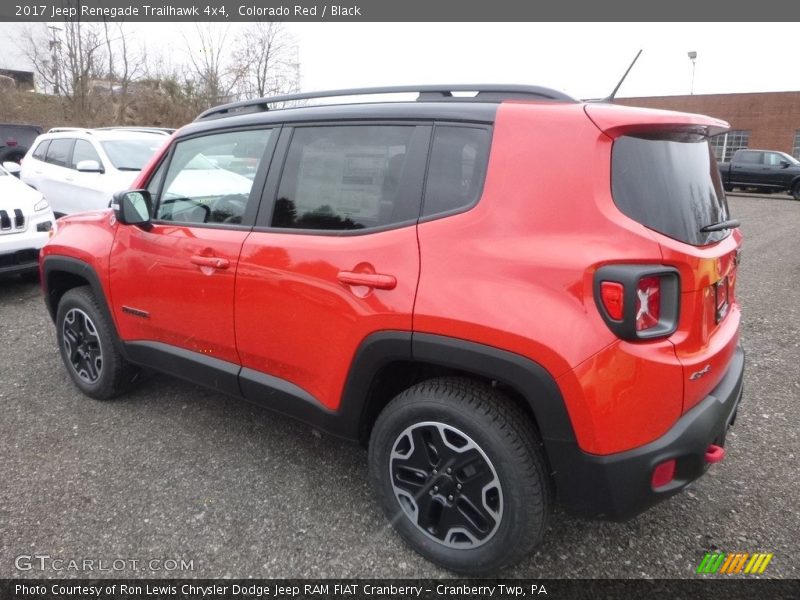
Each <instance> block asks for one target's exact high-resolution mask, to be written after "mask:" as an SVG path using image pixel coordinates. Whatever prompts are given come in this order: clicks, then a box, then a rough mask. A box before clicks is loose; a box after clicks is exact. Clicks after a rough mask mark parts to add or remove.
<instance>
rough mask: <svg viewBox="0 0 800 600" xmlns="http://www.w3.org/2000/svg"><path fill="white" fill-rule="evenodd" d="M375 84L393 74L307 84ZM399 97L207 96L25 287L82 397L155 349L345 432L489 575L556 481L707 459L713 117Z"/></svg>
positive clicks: (579, 497) (522, 95)
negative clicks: (37, 283)
mask: <svg viewBox="0 0 800 600" xmlns="http://www.w3.org/2000/svg"><path fill="white" fill-rule="evenodd" d="M464 89H468V90H472V91H476V92H478V93H476V94H474V95H472V96H470V97H463V96H460V95H454V94H452V92H453V91H463V90H464ZM389 91H405V92H408V91H411V90H410V89H409V88H391V89H385V88H384V89H370V90H350V91H341V90H340V91H336V92H330V93H324V94H317V95H316V96H323V95H326V96H343V95H354V94H367V93H378V92H389ZM414 91H416V92H417V93H418V94H419V95H418V97H417V99H416V101H408V102H382V103H381V102H377V103H375V102H373V103H363V104H340V105H327V106H306V107H301V108H289V109H280V110H269V106H270V105H271V104H272V103H273V102H278V101H281V100H287V99H294V98H298V97H304V98H305V97H308V96H302V95H300V96H291V97H281V98H273V99H262V100H258V101H254V102H245V103H238V104H234V105H227V106H223V107H220V108H217V109H212V110H210V111H207V112H206V113H204V114H202V115H200V117H198V119H197V120H196V121H195V122H194V123H192V124H190V125H188V126H186V127H184V128H183V129H181V130H180V131H178V132H177V133H176V134H175V135H174V137H173V139H172V140H171V142H170V143H169V145H168V147H167V148H166V149H165V150H164V151H163V152H161V153H159V155H158V156H156V157H155V158H154V159H153V161H152V163H151V164H150V165H149V166H148V167H146V168H145V169H143V171H142V173H141V176H140V177H139V178H138V180H137V181H136V182H135V183H134V188H135V189H134V190H133V191H130V192H127V193H121V194H119V195H118V196H117V199H116V201H117V205H116V207H115V208H114V210H113V211H112V210H105V211H99V212H93V213H83V214H79V215H74V216H71V217H67V218H65V219H62V220H61V221H59V224H58V231H57V233H56V234H55V236H54V237H53V238H52V240H51V241H50V242H49V243H48V244H47V246H45V248H44V250H43V252H42V261H41V274H42V285H43V287H44V292H45V299H46V302H47V306H48V308H49V310H50V312H51V314H52V316H53V318H54V320H55V324H56V330H57V336H58V345H59V349H60V351H61V355H62V357H63V359H64V363H65V364H66V368H67V371H68V372H69V374H70V375H71V377H72V379H73V380H74V381H75V383H76V385H77V386H78V387H79V388H80V389H81V390H83V391H84V392H85V393H86V394H87V395H89V396H92V397H94V398H98V399H106V398H111V397H113V396H115V395H117V394H119V393H120V392H122V391H123V390H125V389H126V388H127V387H128V386H129V385H130V384H132V383H133V382H134V381H135V380H136V378H137V373H138V369H139V368H140V367H151V368H154V369H158V370H161V371H165V372H168V373H172V374H175V375H178V376H180V377H185V378H187V379H189V380H191V381H195V382H199V383H203V384H205V385H208V386H211V387H212V388H215V389H218V390H219V391H221V392H225V393H228V394H232V395H235V396H240V397H242V398H245V399H247V400H250V401H252V402H256V403H259V404H263V405H266V406H268V407H271V408H274V409H276V410H278V411H280V412H283V413H286V414H289V415H293V416H295V417H298V418H300V419H303V420H304V421H307V422H308V423H311V424H312V425H313V426H314V427H316V428H318V429H321V430H323V431H327V432H330V433H333V434H335V435H338V436H341V437H344V438H349V439H353V440H361V441H363V442H365V443H368V444H369V461H370V469H371V471H370V477H371V480H372V484H373V485H374V487H375V490H376V492H377V496H378V499H379V502H380V504H381V505H382V507H383V509H384V511H385V512H386V513H387V515H388V516H389V517H390V518H391V520H392V523H393V524H394V526H395V528H396V529H397V531H398V532H399V533H400V534H401V535H402V536H403V537H404V538H405V539H406V540H407V541H408V543H409V544H410V545H411V546H413V547H414V548H415V549H416V550H418V551H419V552H420V553H422V554H423V555H425V556H426V557H428V558H429V559H431V560H433V561H435V562H437V563H439V564H441V565H444V566H445V567H447V568H450V569H453V570H456V571H461V572H470V573H488V572H491V571H493V570H496V569H499V568H501V567H504V566H506V565H509V564H511V563H513V562H514V561H516V560H518V559H520V558H521V557H522V556H524V555H525V554H526V553H527V552H529V551H530V550H531V549H532V548H533V547H534V546H536V544H537V543H538V542H539V540H540V539H541V537H542V534H543V532H544V529H545V522H546V518H547V515H548V513H549V511H550V510H551V506H552V503H553V502H554V501H555V500H559V501H560V502H561V503H563V504H564V505H566V506H567V507H568V508H571V509H573V510H577V511H581V512H584V513H587V512H588V513H593V514H600V515H605V516H609V517H625V516H630V515H633V514H635V513H637V512H639V511H642V510H644V509H645V508H647V507H648V506H649V505H651V504H653V503H655V502H657V501H659V500H662V499H664V498H666V497H668V496H670V495H672V494H675V493H676V492H678V491H679V490H680V489H682V488H683V487H685V486H686V485H687V484H688V483H689V482H690V481H692V480H693V479H695V478H697V477H699V476H700V475H702V473H703V472H704V471H705V470H706V468H707V467H708V465H709V463H712V462H717V461H718V460H720V459H721V458H722V456H723V455H724V450H723V449H722V445H723V443H724V439H725V433H726V429H727V428H728V426H729V425H730V423H731V422H732V421H733V418H734V416H735V414H736V408H737V405H738V403H739V399H740V397H741V389H742V373H743V365H744V358H743V353H742V350H741V348H740V346H739V343H738V340H739V321H740V311H739V305H738V303H737V301H736V295H735V283H736V266H737V262H738V260H737V258H738V252H739V245H740V241H741V236H740V234H739V233H738V231H737V230H736V229H735V227H736V225H737V223H736V222H735V221H732V220H730V219H729V215H728V208H727V205H726V200H725V195H724V192H723V190H722V187H721V183H720V178H719V172H718V170H717V164H716V161H715V160H714V157H713V155H712V154H710V152H709V147H708V143H707V136H709V135H712V134H715V133H718V132H720V131H722V130H723V129H724V128H725V127H726V126H727V125H726V123H724V122H721V121H718V120H715V119H711V118H708V117H704V116H698V115H689V114H681V113H674V112H664V111H656V110H640V109H635V108H628V107H621V106H614V105H609V104H601V103H580V102H576V101H574V100H572V99H570V98H568V97H566V96H564V95H562V94H561V93H559V92H554V91H551V90H547V89H543V88H536V87H521V86H505V87H498V86H495V87H494V88H492V87H490V86H468V87H467V86H459V87H452V86H451V87H445V86H441V87H438V86H425V87H421V88H414ZM197 173H200V174H201V175H200V176H202V177H203V178H204V185H202V186H200V185H195V186H192V187H193V189H198V190H203V192H202V193H200V194H199V195H193V196H191V197H188V196H186V195H185V193H180V192H179V191H178V190H180V189H186V187H185V186H183V185H182V182H184V181H186V180H191V179H192V178H195V177H197V176H198V175H196V174H197ZM195 183H197V182H195Z"/></svg>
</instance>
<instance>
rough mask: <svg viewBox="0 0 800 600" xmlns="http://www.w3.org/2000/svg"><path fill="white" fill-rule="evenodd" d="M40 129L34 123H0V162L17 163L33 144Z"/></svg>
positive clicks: (40, 131)
mask: <svg viewBox="0 0 800 600" xmlns="http://www.w3.org/2000/svg"><path fill="white" fill-rule="evenodd" d="M41 133H42V129H41V128H40V127H37V126H36V125H22V124H18V123H0V164H2V163H4V162H15V163H18V162H19V161H20V160H22V157H23V156H25V153H26V152H27V151H28V149H29V148H30V147H31V144H33V140H35V139H36V136H38V135H41Z"/></svg>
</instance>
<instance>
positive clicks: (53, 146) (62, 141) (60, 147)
mask: <svg viewBox="0 0 800 600" xmlns="http://www.w3.org/2000/svg"><path fill="white" fill-rule="evenodd" d="M74 141H75V140H73V139H70V138H58V139H55V140H52V141H51V142H50V147H49V148H48V149H47V157H46V158H45V160H46V161H47V162H49V163H51V164H54V165H58V166H59V167H66V166H67V162H68V161H69V153H70V150H71V149H72V142H74Z"/></svg>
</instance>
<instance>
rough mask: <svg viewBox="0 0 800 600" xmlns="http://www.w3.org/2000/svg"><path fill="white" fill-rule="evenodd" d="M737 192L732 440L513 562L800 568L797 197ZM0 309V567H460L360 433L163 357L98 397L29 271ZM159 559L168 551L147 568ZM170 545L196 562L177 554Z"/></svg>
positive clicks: (236, 570) (274, 572) (290, 570)
mask: <svg viewBox="0 0 800 600" xmlns="http://www.w3.org/2000/svg"><path fill="white" fill-rule="evenodd" d="M730 204H731V208H732V211H733V213H734V216H735V217H738V218H740V219H741V220H742V223H743V225H742V229H743V231H744V234H745V236H746V242H745V246H744V255H743V258H744V262H743V264H742V265H741V272H740V277H739V283H738V286H739V288H738V290H739V296H740V298H741V300H742V303H743V305H744V311H745V322H744V331H743V336H744V345H745V348H746V350H747V353H748V366H747V373H746V384H745V385H746V389H745V397H744V400H743V402H742V405H741V409H740V411H739V416H738V420H737V423H736V426H735V428H734V430H733V431H732V432H731V434H730V435H729V438H728V457H727V458H726V460H725V461H723V463H722V464H720V465H718V466H715V467H714V468H712V469H711V470H710V471H709V473H708V474H707V476H706V477H704V478H702V479H701V480H700V481H698V482H697V483H695V484H694V486H693V487H692V488H691V489H690V490H688V491H687V492H685V493H683V494H681V495H679V496H678V497H675V498H673V499H672V500H670V501H668V502H666V503H663V504H661V505H659V506H657V507H655V508H654V509H652V510H650V511H649V512H647V513H646V514H643V515H641V516H639V517H637V518H636V519H634V520H632V521H629V522H626V523H621V524H620V523H604V522H597V521H589V520H583V519H578V518H574V517H571V516H568V515H566V514H564V513H563V512H560V511H559V512H557V513H556V514H555V515H554V516H553V518H552V520H551V523H550V530H549V532H548V535H547V537H546V540H545V542H544V544H543V545H542V546H541V547H540V549H539V550H538V551H537V552H536V553H534V554H533V555H531V556H530V557H529V559H528V560H527V561H525V562H524V563H523V564H521V565H520V566H519V567H517V568H515V569H514V570H513V571H512V572H510V573H507V574H506V575H508V576H516V577H658V578H664V577H668V578H671V577H694V576H695V575H694V569H695V568H696V567H697V565H698V563H699V561H700V560H701V559H702V557H703V555H704V553H705V552H707V551H711V550H716V549H719V550H721V551H725V552H734V551H746V552H754V551H762V552H773V553H774V554H775V557H774V558H773V560H772V562H771V563H770V565H769V567H768V569H767V571H766V573H765V576H769V577H781V578H790V577H792V578H797V577H800V535H798V532H799V531H800V510H798V506H799V505H800V502H799V500H800V498H799V496H800V494H799V493H798V490H800V469H798V468H797V461H798V458H800V440H799V439H798V431H800V414H798V413H799V411H800V402H798V401H800V381H798V377H799V376H798V373H799V372H800V368H799V367H798V365H800V332H799V331H798V321H800V301H798V292H800V254H798V241H800V202H794V201H792V200H790V199H789V198H786V197H777V196H766V197H755V196H733V195H731V196H730ZM0 323H2V326H1V327H0V348H1V349H2V350H0V351H1V352H2V355H3V357H2V359H1V360H0V406H2V411H3V412H2V417H0V465H1V466H0V577H19V576H33V577H41V576H57V575H58V574H59V572H57V571H53V570H50V569H46V570H44V571H42V570H39V568H38V566H39V565H38V564H36V565H34V566H35V568H34V569H32V570H30V571H25V572H20V571H18V570H17V569H16V568H15V557H17V556H20V555H34V554H40V555H41V554H45V555H50V556H51V557H53V558H62V559H73V558H74V559H80V560H82V559H94V560H100V559H103V560H104V561H107V562H110V561H112V560H114V559H122V560H126V561H128V567H126V568H125V570H122V571H119V572H112V573H103V575H118V576H127V577H129V576H147V577H153V576H155V577H158V576H164V575H172V576H191V577H226V576H230V577H249V576H252V577H380V578H383V577H422V576H431V577H447V576H449V574H448V573H446V572H444V571H441V570H439V569H437V568H435V567H434V566H432V565H431V564H430V563H428V562H426V561H425V560H423V559H421V558H420V557H419V556H417V555H416V554H415V553H414V552H412V551H410V550H409V549H407V548H406V547H405V546H404V545H403V543H402V542H401V541H400V540H399V539H398V538H397V537H396V536H395V535H394V534H393V533H392V531H391V530H389V529H387V526H386V523H385V520H384V518H383V516H382V514H380V513H379V512H378V509H377V507H376V505H375V503H373V500H372V496H371V492H370V490H369V488H368V487H367V485H366V479H367V465H366V458H367V457H366V453H365V452H364V451H363V450H362V449H361V448H359V447H356V446H351V445H348V444H345V443H342V442H338V441H336V440H333V439H331V438H320V437H318V436H315V435H313V434H312V432H311V431H310V430H309V429H308V428H307V427H305V426H303V425H301V424H297V423H295V422H294V421H291V420H288V419H286V418H283V417H280V416H276V415H274V414H272V413H270V412H267V411H264V410H261V409H259V408H256V407H253V406H250V405H248V404H246V403H243V402H239V401H237V400H233V399H229V398H227V397H225V396H221V395H218V394H215V393H212V392H209V391H206V390H205V389H201V388H198V387H195V386H193V385H191V384H188V383H184V382H181V381H178V380H176V379H172V378H169V377H166V376H156V377H153V378H152V379H151V380H149V381H148V382H146V383H145V385H144V386H142V387H141V388H139V389H138V390H137V391H136V392H135V393H133V394H131V395H129V396H127V397H125V398H123V399H120V400H117V401H113V402H108V403H101V402H96V401H93V400H89V399H87V398H85V397H83V396H82V395H81V394H79V393H78V391H77V390H76V389H75V388H74V387H73V386H72V385H71V383H70V381H69V379H68V376H67V374H66V372H65V371H64V369H63V366H62V364H61V361H60V358H59V356H58V353H57V350H56V347H55V343H54V338H55V332H54V328H53V325H52V322H51V321H50V318H49V316H48V314H47V312H46V310H45V308H44V304H43V302H42V300H41V297H40V293H39V289H38V287H37V286H35V285H31V284H26V283H22V282H20V281H18V280H17V279H10V280H3V281H0ZM152 559H155V560H158V561H160V562H159V563H158V564H154V565H150V566H151V567H152V568H156V569H160V570H155V571H151V570H147V569H149V567H148V566H147V565H148V561H150V560H152ZM131 560H139V561H141V562H140V563H137V566H136V568H135V569H133V570H131V568H130V565H131V563H130V561H131ZM169 560H176V561H177V562H178V563H180V561H181V560H183V561H187V562H188V561H192V567H193V568H192V570H187V571H180V570H179V571H166V570H165V569H166V568H169V567H171V566H172V563H168V562H167V563H165V561H169ZM118 564H119V563H118ZM143 568H144V569H145V570H142V569H143ZM61 575H64V576H76V575H78V576H87V577H89V576H95V577H96V576H97V575H98V573H97V572H86V573H75V572H61Z"/></svg>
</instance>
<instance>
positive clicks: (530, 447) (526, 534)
mask: <svg viewBox="0 0 800 600" xmlns="http://www.w3.org/2000/svg"><path fill="white" fill-rule="evenodd" d="M369 464H370V479H371V482H372V485H373V487H374V488H375V490H376V492H377V496H378V501H379V502H380V504H381V507H382V508H383V510H384V512H385V513H386V516H387V517H388V519H389V521H390V522H391V523H392V525H393V526H394V528H395V529H396V530H397V531H398V533H399V534H400V535H401V536H402V537H403V538H404V539H405V540H406V542H408V544H409V545H410V546H411V547H412V548H414V550H416V551H417V552H419V553H420V554H422V555H423V556H425V557H426V558H428V559H429V560H431V561H433V562H435V563H437V564H439V565H441V566H443V567H445V568H447V569H451V570H453V571H456V572H459V573H467V574H471V575H487V574H490V573H494V572H496V571H498V570H500V569H502V568H504V567H508V566H510V565H512V564H514V563H516V562H518V561H519V560H521V559H522V558H523V557H525V556H526V555H527V554H528V553H530V551H531V550H532V549H533V548H534V547H535V546H536V545H537V544H538V543H539V542H540V541H541V539H542V536H543V535H544V530H545V525H546V522H547V517H548V515H549V512H550V505H551V501H552V490H551V482H550V479H549V477H548V475H547V473H546V470H545V467H544V460H543V457H542V451H541V447H540V443H539V441H538V438H537V436H536V433H535V430H534V429H533V426H532V424H531V422H530V420H529V419H528V417H527V415H525V413H523V412H522V411H521V410H520V409H519V408H518V407H517V406H516V405H515V404H514V403H513V402H512V401H511V400H509V399H508V398H507V397H506V396H504V395H503V394H501V393H499V392H498V391H497V390H496V389H494V388H492V387H491V386H489V385H486V384H483V383H479V382H475V381H471V380H468V379H461V378H441V379H434V380H431V381H427V382H423V383H420V384H417V385H415V386H413V387H411V388H409V389H408V390H406V391H405V392H403V393H402V394H400V395H399V396H398V397H396V398H395V399H394V400H392V402H390V403H389V405H388V406H387V407H386V408H385V409H384V410H383V412H381V414H380V415H379V417H378V420H377V422H376V423H375V427H374V429H373V431H372V435H371V437H370V447H369Z"/></svg>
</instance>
